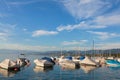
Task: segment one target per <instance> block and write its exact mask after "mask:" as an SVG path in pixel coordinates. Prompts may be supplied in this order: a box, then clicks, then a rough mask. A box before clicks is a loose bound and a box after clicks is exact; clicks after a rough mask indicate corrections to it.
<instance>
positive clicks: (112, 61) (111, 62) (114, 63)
mask: <svg viewBox="0 0 120 80" xmlns="http://www.w3.org/2000/svg"><path fill="white" fill-rule="evenodd" d="M106 64H107V65H108V66H120V62H119V61H118V60H115V59H106Z"/></svg>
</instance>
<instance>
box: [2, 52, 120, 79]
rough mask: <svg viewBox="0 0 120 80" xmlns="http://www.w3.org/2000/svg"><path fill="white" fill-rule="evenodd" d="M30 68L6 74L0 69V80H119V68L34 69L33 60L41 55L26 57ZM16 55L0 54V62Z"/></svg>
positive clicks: (56, 66)
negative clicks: (29, 62)
mask: <svg viewBox="0 0 120 80" xmlns="http://www.w3.org/2000/svg"><path fill="white" fill-rule="evenodd" d="M26 56H27V58H28V59H30V61H31V65H30V66H25V67H23V68H21V70H20V71H19V72H8V71H6V70H3V69H2V70H1V69H0V80H120V68H119V67H106V66H103V67H99V68H95V67H91V66H81V67H80V68H77V69H74V68H71V67H68V66H67V67H65V66H64V67H63V66H60V65H58V64H56V65H55V66H54V67H53V68H46V69H43V68H41V67H36V66H35V64H34V63H33V60H34V59H36V58H40V57H42V56H41V55H26ZM16 57H18V54H0V61H2V60H4V59H5V58H10V59H13V60H14V59H16Z"/></svg>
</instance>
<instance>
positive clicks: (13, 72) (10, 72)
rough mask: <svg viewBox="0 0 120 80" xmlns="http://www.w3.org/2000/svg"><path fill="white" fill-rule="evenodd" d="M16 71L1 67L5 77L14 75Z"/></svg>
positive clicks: (1, 72) (0, 70)
mask: <svg viewBox="0 0 120 80" xmlns="http://www.w3.org/2000/svg"><path fill="white" fill-rule="evenodd" d="M16 73H17V72H16V71H8V70H6V69H1V68H0V74H1V75H2V76H4V77H13V76H14V75H15V74H16Z"/></svg>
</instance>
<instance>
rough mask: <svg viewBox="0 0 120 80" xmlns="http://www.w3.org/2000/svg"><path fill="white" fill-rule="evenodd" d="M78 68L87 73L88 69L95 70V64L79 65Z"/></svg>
mask: <svg viewBox="0 0 120 80" xmlns="http://www.w3.org/2000/svg"><path fill="white" fill-rule="evenodd" d="M80 68H81V69H82V70H83V71H84V72H85V73H89V72H90V71H93V70H95V69H96V68H97V67H95V66H86V65H84V66H83V65H81V66H80Z"/></svg>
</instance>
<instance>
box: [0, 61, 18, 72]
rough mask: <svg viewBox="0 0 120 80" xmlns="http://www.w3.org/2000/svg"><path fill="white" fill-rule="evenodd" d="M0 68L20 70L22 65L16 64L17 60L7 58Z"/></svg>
mask: <svg viewBox="0 0 120 80" xmlns="http://www.w3.org/2000/svg"><path fill="white" fill-rule="evenodd" d="M0 68H3V69H6V70H8V71H19V70H20V66H19V65H17V64H16V62H14V61H12V60H9V59H5V60H4V61H2V62H1V63H0Z"/></svg>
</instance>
